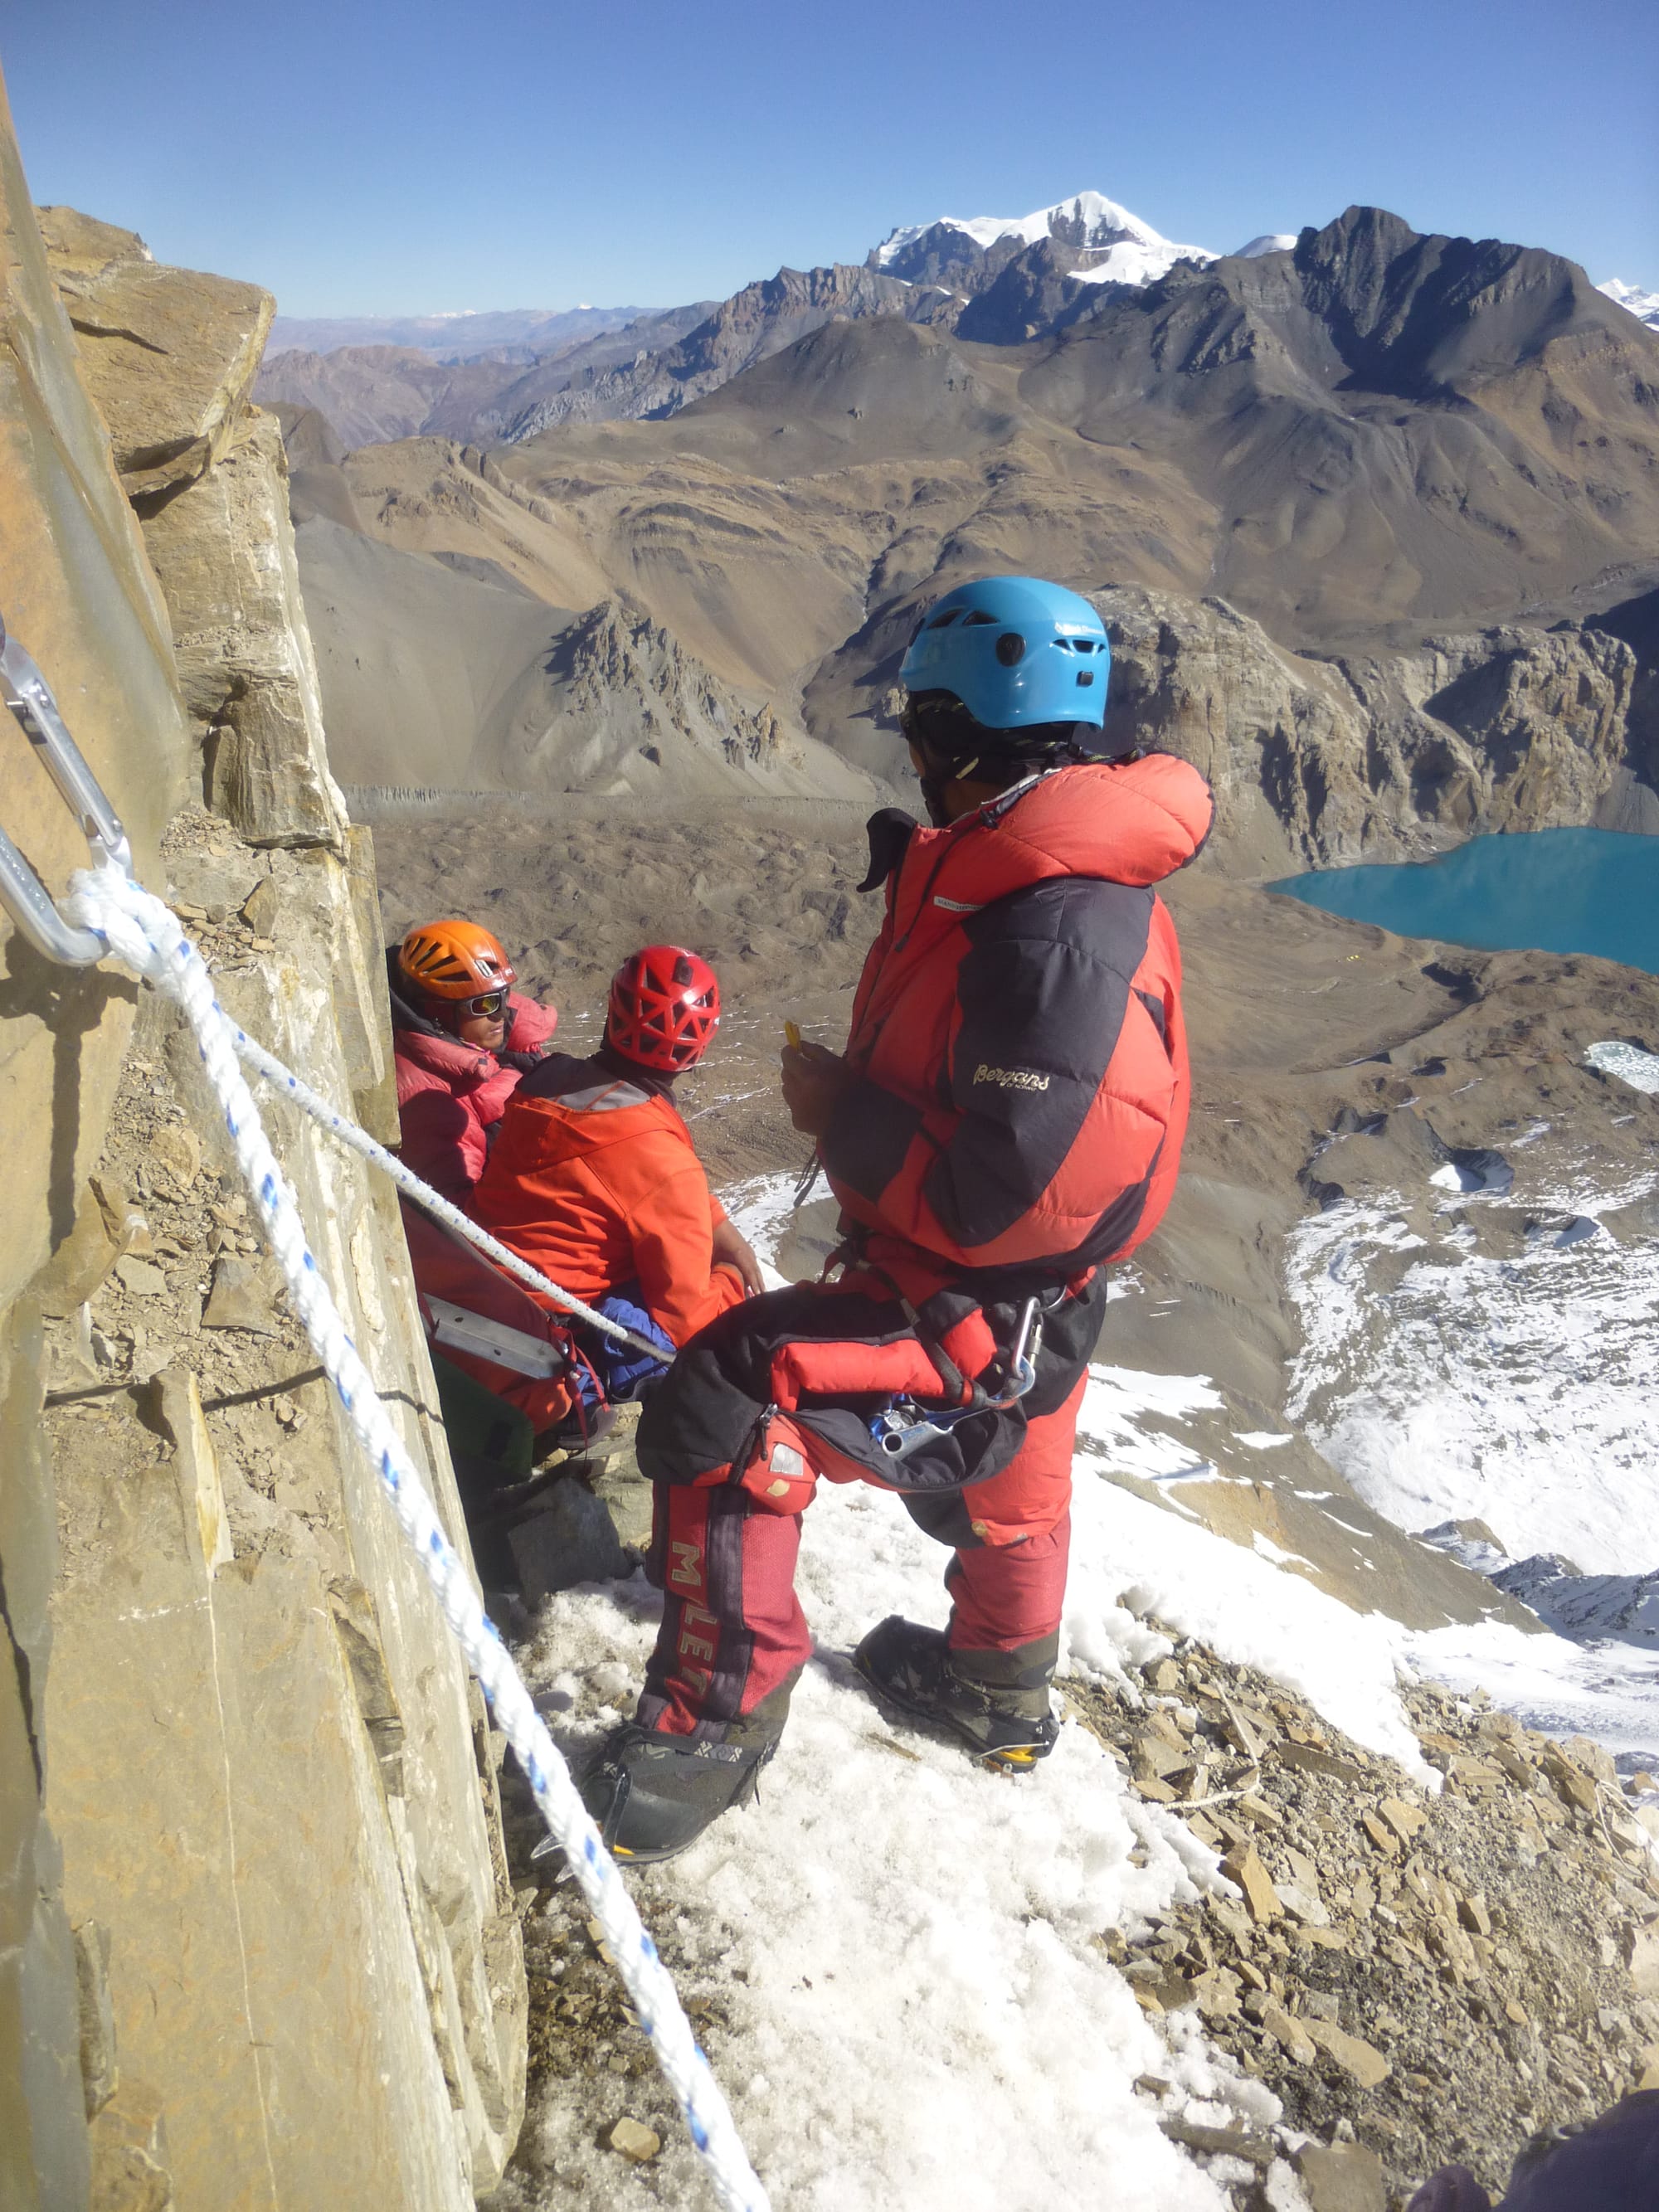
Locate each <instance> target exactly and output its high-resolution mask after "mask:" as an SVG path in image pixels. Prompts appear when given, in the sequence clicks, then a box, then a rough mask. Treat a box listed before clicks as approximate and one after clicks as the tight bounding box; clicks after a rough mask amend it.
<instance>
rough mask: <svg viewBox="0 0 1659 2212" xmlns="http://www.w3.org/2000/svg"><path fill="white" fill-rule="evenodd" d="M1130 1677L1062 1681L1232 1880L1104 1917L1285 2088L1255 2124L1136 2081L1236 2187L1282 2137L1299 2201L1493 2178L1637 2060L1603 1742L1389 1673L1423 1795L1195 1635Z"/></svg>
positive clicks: (1636, 1944)
mask: <svg viewBox="0 0 1659 2212" xmlns="http://www.w3.org/2000/svg"><path fill="white" fill-rule="evenodd" d="M1139 1691H1140V1692H1141V1695H1140V1699H1139V1702H1138V1703H1134V1704H1132V1703H1131V1702H1130V1699H1129V1697H1127V1696H1126V1695H1125V1694H1124V1693H1123V1692H1114V1691H1112V1690H1109V1689H1100V1688H1096V1687H1092V1686H1089V1687H1085V1686H1080V1685H1076V1684H1073V1685H1072V1686H1070V1688H1069V1690H1068V1701H1069V1703H1070V1705H1071V1707H1072V1710H1073V1712H1074V1713H1075V1715H1076V1717H1078V1718H1079V1720H1080V1721H1082V1722H1083V1723H1084V1724H1085V1726H1087V1727H1088V1728H1090V1729H1092V1730H1093V1732H1094V1733H1095V1734H1096V1735H1097V1736H1098V1737H1099V1738H1100V1739H1101V1740H1102V1741H1103V1742H1104V1743H1105V1744H1107V1745H1108V1746H1109V1747H1110V1749H1111V1750H1112V1751H1113V1753H1115V1756H1116V1757H1117V1758H1118V1759H1120V1760H1121V1763H1122V1764H1123V1765H1125V1766H1127V1769H1128V1771H1129V1776H1130V1779H1131V1781H1132V1784H1133V1787H1134V1789H1135V1790H1136V1791H1137V1792H1138V1793H1139V1796H1141V1797H1142V1798H1143V1799H1145V1800H1146V1801H1147V1802H1150V1803H1152V1804H1154V1805H1158V1806H1160V1807H1164V1808H1167V1809H1168V1812H1169V1814H1170V1815H1171V1816H1173V1817H1176V1818H1178V1819H1181V1820H1183V1821H1184V1822H1185V1824H1186V1826H1188V1828H1189V1829H1190V1831H1191V1832H1192V1833H1193V1834H1194V1835H1195V1836H1197V1837H1198V1838H1200V1841H1202V1842H1203V1843H1204V1844H1206V1845H1207V1846H1209V1847H1210V1848H1212V1849H1213V1850H1214V1851H1215V1852H1216V1854H1217V1856H1218V1860H1219V1863H1220V1867H1221V1871H1222V1874H1223V1875H1224V1876H1225V1878H1226V1881H1227V1883H1228V1885H1229V1887H1228V1889H1227V1890H1226V1891H1222V1890H1218V1891H1216V1892H1215V1893H1210V1894H1206V1896H1205V1897H1204V1898H1203V1899H1202V1900H1201V1902H1200V1903H1199V1904H1196V1905H1190V1906H1187V1907H1183V1908H1182V1909H1181V1910H1180V1911H1177V1912H1176V1913H1175V1914H1173V1915H1172V1916H1171V1917H1170V1918H1169V1919H1167V1920H1164V1921H1160V1922H1157V1923H1152V1924H1151V1925H1149V1926H1145V1927H1138V1928H1129V1929H1105V1930H1103V1932H1102V1934H1101V1936H1100V1939H1099V1940H1100V1942H1101V1943H1102V1945H1103V1948H1105V1950H1106V1952H1107V1954H1108V1955H1109V1957H1110V1958H1111V1959H1112V1960H1114V1962H1115V1963H1116V1964H1117V1965H1119V1966H1121V1969H1122V1971H1123V1972H1124V1973H1125V1974H1126V1975H1127V1977H1128V1978H1129V1980H1130V1982H1131V1983H1132V1984H1133V1988H1134V1990H1135V1994H1136V1996H1137V1997H1138V1998H1139V2002H1140V2003H1141V2004H1142V2006H1143V2007H1144V2008H1145V2009H1146V2011H1147V2012H1148V2013H1150V2014H1152V2015H1154V2016H1155V2017H1159V2018H1162V2017H1164V2016H1167V2015H1176V2014H1179V2013H1182V2012H1185V2011H1187V2010H1188V2008H1196V2011H1197V2013H1198V2015H1199V2016H1200V2019H1201V2021H1202V2023H1203V2027H1204V2029H1205V2032H1206V2034H1207V2036H1208V2037H1209V2039H1210V2040H1211V2041H1212V2044H1213V2045H1217V2046H1218V2047H1219V2048H1220V2049H1221V2050H1222V2051H1226V2052H1227V2053H1229V2054H1230V2055H1231V2057H1232V2058H1233V2059H1234V2060H1235V2061H1236V2063H1237V2065H1238V2067H1239V2069H1240V2070H1241V2072H1242V2073H1243V2074H1246V2075H1252V2076H1255V2077H1256V2078H1257V2079H1259V2080H1260V2081H1262V2082H1264V2083H1265V2084H1266V2085H1267V2087H1269V2088H1270V2089H1271V2090H1272V2091H1273V2093H1274V2094H1275V2095H1276V2096H1277V2097H1278V2098H1279V2100H1280V2102H1281V2104H1282V2106H1283V2118H1282V2121H1281V2123H1280V2124H1279V2126H1278V2127H1276V2128H1275V2129H1274V2130H1273V2131H1272V2133H1271V2134H1264V2133H1261V2132H1260V2131H1259V2130H1252V2129H1251V2128H1249V2127H1248V2126H1244V2125H1242V2124H1241V2125H1240V2126H1238V2127H1219V2128H1218V2127H1216V2126H1215V2125H1213V2124H1212V2112H1211V2111H1209V2110H1208V2109H1206V2112H1203V2113H1200V2114H1192V2113H1188V2112H1186V2111H1185V2110H1184V2109H1183V2106H1182V2100H1181V2099H1180V2098H1179V2096H1178V2095H1177V2093H1176V2092H1175V2091H1174V2090H1173V2089H1172V2088H1171V2087H1170V2084H1168V2083H1167V2082H1164V2081H1160V2080H1158V2079H1155V2078H1151V2077H1149V2078H1148V2079H1147V2080H1146V2081H1145V2082H1144V2083H1143V2087H1144V2089H1145V2091H1146V2093H1147V2094H1148V2095H1151V2096H1154V2097H1157V2098H1158V2100H1159V2101H1160V2102H1161V2103H1162V2104H1163V2105H1164V2107H1165V2110H1164V2129H1165V2132H1166V2133H1168V2134H1169V2135H1170V2136H1172V2137H1174V2139H1175V2140H1176V2141H1178V2142H1183V2143H1185V2144H1186V2145H1187V2146H1188V2148H1190V2149H1191V2150H1192V2151H1193V2152H1194V2154H1195V2155H1198V2156H1200V2157H1201V2158H1203V2159H1204V2160H1205V2161H1206V2163H1210V2162H1211V2161H1214V2164H1213V2166H1212V2170H1213V2171H1214V2172H1215V2173H1216V2176H1217V2178H1218V2179H1228V2178H1229V2177H1232V2178H1233V2182H1234V2185H1235V2191H1236V2195H1235V2201H1236V2202H1237V2203H1240V2204H1241V2205H1250V2204H1256V2203H1267V2202H1269V2201H1270V2199H1269V2198H1268V2197H1266V2196H1264V2195H1263V2194H1262V2193H1261V2191H1262V2187H1263V2183H1262V2181H1261V2178H1260V2177H1261V2176H1262V2175H1264V2174H1266V2173H1267V2171H1268V2169H1269V2168H1270V2166H1271V2165H1272V2162H1273V2159H1274V2158H1275V2156H1284V2155H1285V2154H1287V2153H1288V2154H1291V2157H1292V2160H1293V2162H1294V2163H1295V2164H1296V2165H1297V2168H1298V2171H1299V2173H1300V2179H1301V2185H1302V2187H1303V2190H1304V2192H1305V2193H1306V2194H1307V2197H1308V2201H1309V2203H1310V2204H1311V2205H1312V2206H1313V2208H1314V2212H1347V2208H1349V2207H1350V2206H1352V2207H1355V2208H1364V2212H1383V2208H1384V2207H1389V2208H1394V2207H1398V2206H1400V2205H1402V2204H1404V2203H1406V2202H1407V2199H1408V2198H1409V2197H1410V2196H1411V2194H1412V2191H1413V2189H1414V2188H1415V2186H1416V2185H1418V2184H1419V2182H1420V2181H1421V2180H1422V2179H1424V2177H1425V2175H1426V2174H1427V2173H1429V2172H1432V2171H1433V2170H1434V2169H1435V2167H1437V2166H1440V2165H1442V2164H1443V2163H1445V2162H1447V2161H1449V2160H1453V2159H1456V2160H1462V2162H1463V2163H1464V2164H1466V2165H1468V2166H1470V2167H1472V2168H1473V2169H1474V2172H1476V2173H1477V2174H1478V2175H1479V2176H1480V2179H1482V2181H1484V2182H1485V2183H1486V2185H1487V2187H1488V2188H1489V2189H1491V2190H1492V2191H1493V2192H1494V2194H1497V2193H1500V2192H1501V2191H1502V2188H1503V2186H1504V2183H1505V2182H1506V2181H1507V2179H1508V2176H1509V2172H1510V2166H1511V2164H1512V2162H1513V2160H1514V2158H1515V2155H1516V2152H1517V2151H1518V2150H1520V2149H1521V2148H1522V2146H1523V2145H1524V2144H1525V2142H1527V2141H1528V2138H1529V2137H1531V2136H1533V2135H1534V2134H1535V2133H1538V2132H1540V2131H1541V2130H1550V2129H1553V2128H1557V2127H1561V2126H1571V2125H1575V2124H1582V2123H1583V2122H1584V2121H1586V2120H1588V2119H1589V2118H1591V2117H1592V2116H1593V2114H1595V2112H1599V2111H1601V2110H1602V2109H1603V2108H1605V2107H1606V2106H1608V2105H1610V2104H1612V2103H1613V2101H1614V2100H1616V2099H1617V2098H1618V2097H1620V2095H1622V2094H1624V2093H1626V2091H1628V2090H1630V2089H1632V2088H1633V2087H1637V2086H1638V2083H1639V2082H1641V2081H1643V2079H1644V2075H1646V2073H1647V2070H1648V2069H1650V2067H1651V2066H1653V2065H1654V2063H1655V2062H1656V2061H1659V1862H1656V1859H1655V1857H1654V1854H1653V1850H1652V1842H1653V1831H1654V1830H1655V1829H1656V1828H1659V1815H1656V1813H1655V1811H1654V1808H1653V1807H1652V1806H1651V1805H1650V1803H1648V1802H1644V1801H1645V1800H1646V1798H1647V1796H1648V1795H1649V1793H1650V1791H1651V1789H1652V1782H1651V1778H1650V1777H1649V1776H1647V1775H1637V1776H1633V1777H1632V1778H1631V1784H1630V1789H1629V1790H1628V1791H1627V1790H1626V1789H1625V1788H1624V1787H1622V1786H1621V1784H1620V1778H1619V1776H1618V1774H1617V1772H1616V1771H1615V1769H1614V1766H1613V1760H1612V1759H1611V1758H1610V1757H1609V1755H1608V1754H1607V1753H1606V1752H1604V1751H1603V1750H1601V1747H1599V1746H1597V1745H1595V1744H1592V1743H1590V1742H1589V1741H1586V1740H1584V1739H1583V1738H1576V1739H1574V1740H1573V1741H1571V1743H1568V1744H1565V1745H1563V1744H1558V1743H1556V1742H1554V1741H1552V1740H1551V1739H1549V1738H1547V1737H1544V1736H1541V1735H1534V1734H1532V1733H1530V1732H1529V1731H1528V1730H1527V1729H1523V1728H1522V1726H1521V1725H1520V1724H1519V1723H1517V1722H1516V1721H1515V1720H1514V1719H1512V1718H1511V1717H1510V1716H1509V1715H1508V1714H1505V1713H1500V1712H1496V1711H1492V1710H1491V1709H1490V1707H1489V1706H1488V1705H1486V1702H1485V1701H1484V1699H1481V1698H1479V1697H1478V1698H1477V1699H1475V1700H1474V1701H1473V1702H1470V1703H1466V1702H1464V1701H1462V1700H1461V1699H1456V1698H1455V1697H1454V1696H1452V1695H1451V1694H1450V1693H1449V1692H1445V1691H1443V1690H1441V1689H1440V1688H1439V1687H1438V1686H1437V1685H1434V1684H1425V1685H1423V1686H1420V1687H1417V1688H1413V1689H1409V1690H1407V1691H1406V1692H1405V1693H1404V1696H1405V1703H1406V1706H1407V1711H1408V1713H1409V1715H1410V1717H1411V1719H1412V1722H1413V1727H1414V1728H1415V1729H1416V1731H1417V1734H1418V1736H1419V1741H1420V1742H1421V1743H1422V1746H1423V1749H1424V1755H1425V1759H1427V1760H1428V1762H1429V1763H1430V1764H1431V1765H1432V1766H1434V1767H1435V1768H1437V1770H1438V1771H1439V1772H1440V1774H1441V1775H1442V1776H1443V1788H1442V1790H1440V1792H1439V1794H1438V1795H1437V1796H1428V1795H1427V1794H1425V1792H1424V1791H1422V1790H1419V1789H1418V1788H1416V1787H1415V1786H1414V1785H1413V1783H1412V1782H1411V1781H1409V1780H1408V1779H1407V1777H1406V1776H1405V1775H1404V1774H1403V1773H1402V1771H1401V1769H1400V1768H1398V1767H1397V1766H1395V1765H1392V1764H1391V1763H1390V1762H1389V1761H1387V1760H1384V1759H1376V1758H1373V1757H1372V1756H1370V1754H1369V1753H1366V1752H1364V1751H1362V1750H1360V1749H1359V1748H1358V1747H1357V1746H1355V1745H1354V1744H1352V1743H1351V1742H1349V1741H1346V1739H1344V1738H1342V1737H1340V1736H1339V1735H1336V1733H1335V1732H1334V1730H1332V1729H1329V1728H1328V1726H1326V1724H1325V1723H1322V1721H1321V1720H1320V1719H1319V1718H1318V1717H1317V1716H1316V1714H1315V1713H1314V1711H1312V1709H1311V1708H1310V1707H1309V1706H1308V1705H1305V1704H1304V1703H1303V1702H1302V1701H1301V1700H1300V1699H1297V1698H1294V1697H1292V1696H1290V1695H1287V1694H1286V1693H1285V1691H1283V1690H1282V1689H1281V1688H1279V1686H1278V1685H1277V1684H1274V1683H1272V1682H1269V1681H1267V1680H1265V1679H1264V1678H1263V1677H1261V1675H1258V1674H1254V1673H1253V1672H1252V1671H1251V1670H1249V1668H1237V1667H1231V1666H1225V1665H1223V1664H1222V1663H1221V1662H1218V1660H1217V1659H1216V1658H1215V1656H1213V1654H1212V1653H1210V1652H1209V1651H1207V1650H1204V1649H1203V1648H1202V1647H1200V1646H1198V1645H1195V1644H1190V1643H1187V1644H1178V1645H1177V1647H1176V1651H1175V1653H1174V1654H1173V1655H1172V1656H1167V1657H1164V1658H1162V1659H1160V1660H1158V1661H1157V1662H1155V1663H1153V1664H1152V1665H1150V1666H1149V1667H1148V1668H1146V1671H1145V1673H1144V1674H1143V1676H1142V1677H1141V1680H1140V1682H1139ZM1188 1808H1190V1809H1188ZM1655 2078H1656V2079H1659V2075H1656V2077H1655ZM1241 2160H1242V2161H1243V2163H1242V2165H1236V2164H1235V2162H1236V2161H1241ZM1247 2169H1248V2170H1249V2172H1250V2173H1251V2178H1250V2179H1249V2180H1248V2181H1244V2182H1239V2181H1237V2175H1238V2174H1239V2173H1242V2172H1245V2171H1246V2170H1247Z"/></svg>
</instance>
